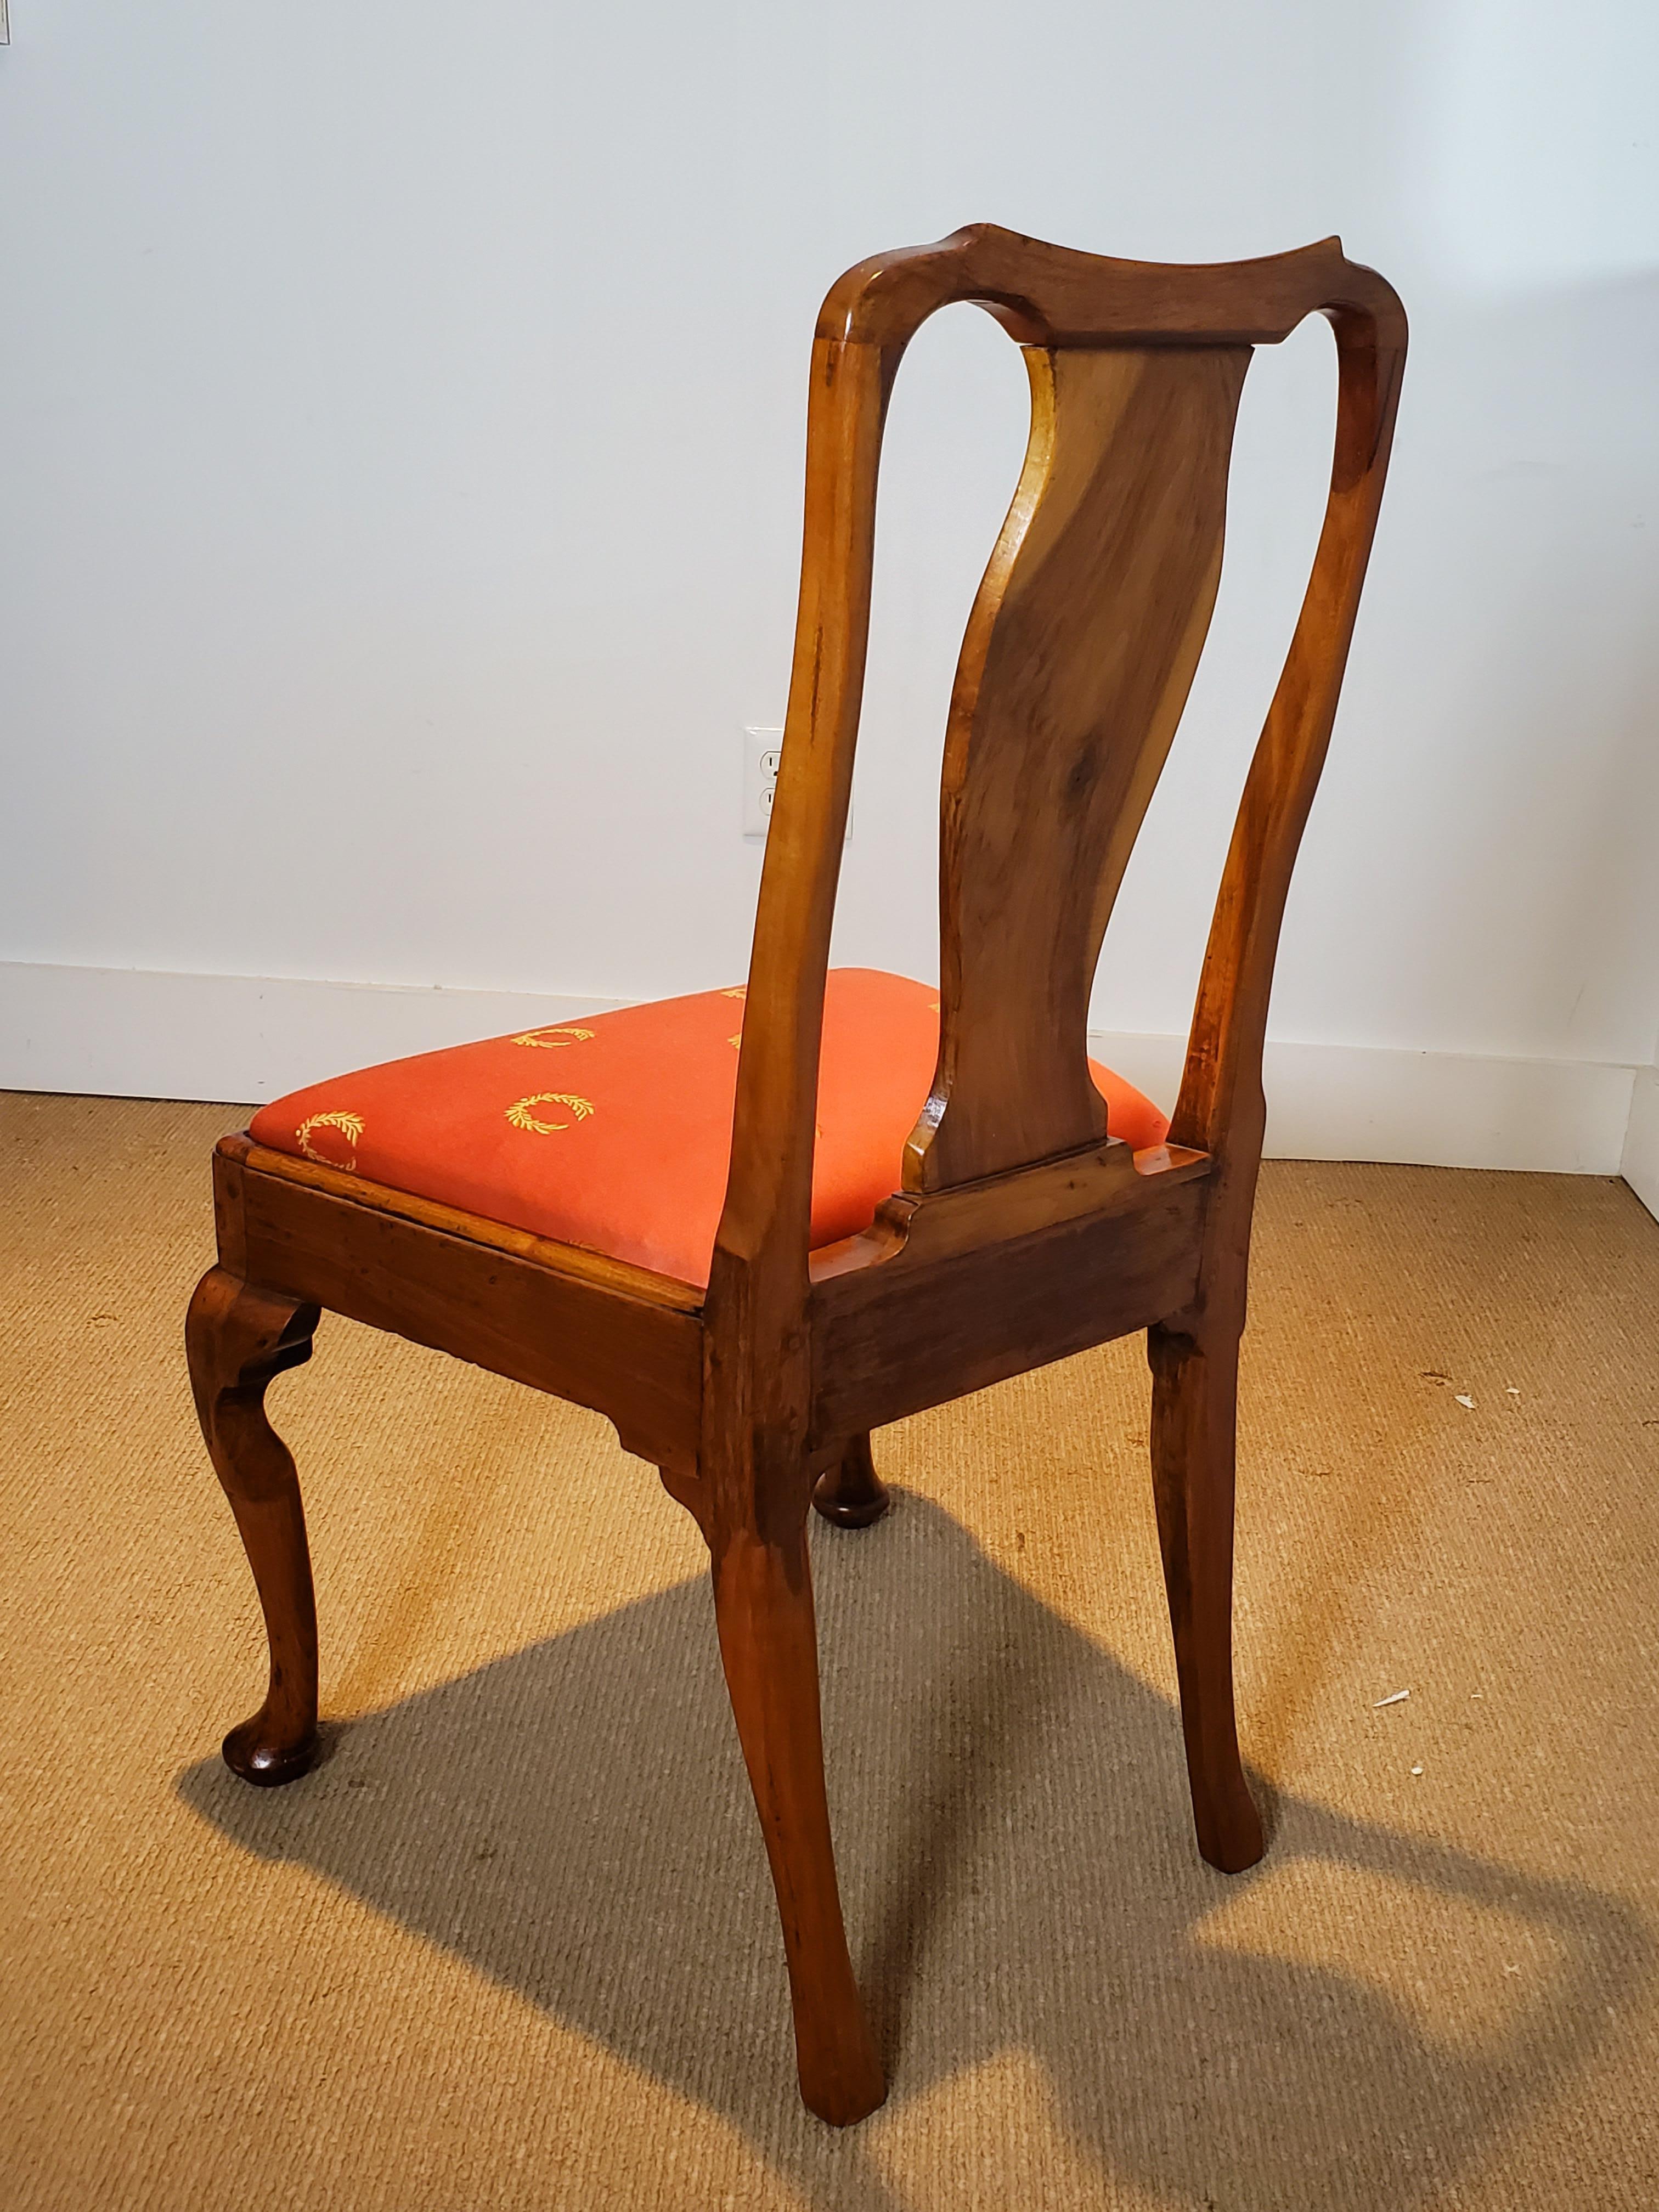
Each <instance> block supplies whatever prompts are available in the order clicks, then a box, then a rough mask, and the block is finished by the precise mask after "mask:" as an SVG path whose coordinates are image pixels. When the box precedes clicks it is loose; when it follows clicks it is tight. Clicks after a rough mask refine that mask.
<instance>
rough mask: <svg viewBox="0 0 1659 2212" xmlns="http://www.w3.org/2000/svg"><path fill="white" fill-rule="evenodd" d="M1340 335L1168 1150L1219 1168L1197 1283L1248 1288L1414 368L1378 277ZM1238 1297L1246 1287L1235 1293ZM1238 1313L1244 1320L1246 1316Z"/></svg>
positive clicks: (1402, 326) (1341, 310) (1336, 318)
mask: <svg viewBox="0 0 1659 2212" xmlns="http://www.w3.org/2000/svg"><path fill="white" fill-rule="evenodd" d="M1355 273H1356V274H1357V275H1358V276H1361V277H1363V278H1364V279H1365V280H1367V281H1366V285H1365V296H1364V300H1363V304H1352V305H1339V306H1337V307H1326V308H1325V310H1324V312H1325V313H1327V314H1328V317H1329V319H1330V320H1331V322H1332V324H1333V325H1334V330H1335V334H1336V345H1337V368H1338V386H1337V424H1336V441H1335V453H1334V460H1333V465H1332V472H1331V489H1330V495H1329V498H1328V502H1327V505H1326V509H1325V520H1324V524H1323V526H1322V530H1321V532H1320V538H1319V545H1318V549H1317V550H1316V554H1315V556H1314V564H1313V568H1312V571H1311V574H1310V576H1309V580H1308V589H1307V593H1306V596H1305V597H1304V600H1303V605H1302V611H1301V613H1300V615H1299V617H1298V618H1297V627H1296V631H1295V635H1293V636H1292V638H1291V646H1290V650H1289V652H1288V653H1287V654H1286V656H1285V666H1284V670H1283V672H1282V673H1281V675H1280V677H1279V684H1278V686H1277V688H1276V690H1275V691H1274V693H1273V702H1272V704H1271V705H1270V706H1269V708H1268V710H1267V720H1266V722H1265V723H1264V725H1263V726H1262V732H1261V738H1260V741H1259V742H1258V744H1257V746H1256V750H1255V758H1254V759H1253V761H1252V762H1251V764H1250V770H1249V775H1248V776H1247V778H1246V780H1245V785H1244V793H1243V799H1242V800H1241V801H1240V805H1239V810H1238V816H1237V821H1236V823H1235V824H1234V828H1233V835H1232V840H1231V845H1230V847H1229V849H1228V854H1227V861H1226V866H1225V871H1224V872H1223V876H1222V881H1221V889H1220V892H1219V895H1218V898H1217V902H1216V908H1215V916H1214V920H1213V921H1212V924H1211V928H1210V936H1209V942H1208V944H1207V945H1206V950H1205V955H1204V965H1203V969H1202V973H1201V975H1200V982H1199V990H1198V1000H1197V1004H1196V1006H1195V1008H1194V1016H1193V1025H1192V1031H1191V1036H1190V1038H1189V1041H1188V1051H1187V1061H1186V1067H1185V1072H1184V1073H1183V1076H1182V1085H1181V1095H1180V1097H1179V1099H1178V1101H1177V1103H1176V1110H1175V1115H1174V1118H1173V1121H1172V1124H1171V1127H1170V1141H1171V1142H1172V1143H1176V1144H1181V1145H1190V1146H1194V1147H1195V1148H1196V1149H1198V1150H1200V1151H1202V1152H1210V1153H1212V1154H1213V1155H1214V1156H1215V1158H1216V1161H1217V1177H1216V1188H1215V1193H1214V1197H1213V1200H1212V1205H1211V1207H1210V1230H1209V1237H1208V1240H1207V1241H1208V1243H1210V1245H1211V1247H1212V1249H1211V1251H1210V1253H1209V1254H1207V1255H1206V1267H1205V1270H1204V1275H1205V1279H1206V1281H1211V1282H1214V1281H1215V1280H1216V1279H1217V1277H1216V1273H1215V1270H1216V1268H1217V1267H1218V1266H1220V1267H1222V1269H1223V1272H1224V1273H1225V1274H1227V1275H1229V1276H1231V1274H1232V1273H1238V1274H1239V1275H1240V1276H1241V1278H1242V1273H1243V1267H1244V1263H1245V1261H1246V1258H1247V1256H1248V1251H1249V1231H1250V1216H1251V1206H1252V1201H1253V1199H1254V1196H1255V1180H1256V1174H1257V1170H1258V1168H1259V1165H1260V1162H1261V1142H1262V1136H1263V1133H1264V1130H1265V1126H1266V1118H1267V1109H1266V1102H1265V1097H1264V1094H1263V1091H1262V1082H1261V1060H1262V1049H1263V1045H1264V1042H1265V1040H1266V1035H1267V1006H1268V1000H1269V998H1270V995H1271V993H1272V989H1273V965H1274V962H1275V959H1276V957H1277V954H1278V950H1279V928H1280V925H1281V923H1282V922H1283V920H1284V915H1285V900H1286V898H1287V896H1288V895H1289V891H1290V884H1291V871H1292V869H1293V868H1294V866H1295V864H1296V856H1297V848H1298V847H1299V845H1300V842H1301V839H1302V832H1303V829H1304V826H1305V824H1306V823H1307V819H1308V815H1309V811H1310V808H1311V807H1312V805H1313V800H1314V793H1315V792H1316V789H1317V787H1318V783H1319V776H1320V771H1321V769H1322V767H1323V766H1324V762H1325V755H1326V751H1327V750H1328V746H1329V743H1330V736H1331V729H1332V726H1333V723H1334V720H1335V716H1336V706H1337V699H1338V695H1339V694H1340V690H1341V687H1342V678H1343V672H1344V670H1345V668H1346V663H1347V656H1348V647H1349V643H1350V641H1351V640H1352V635H1353V627H1354V621H1355V617H1356V616H1357V615H1358V608H1359V595H1360V591H1361V588H1362V586H1363V585H1364V580H1365V569H1366V565H1367V563H1368V562H1369V560H1370V549H1371V541H1372V538H1373V537H1374V535H1375V533H1376V518H1377V511H1378V508H1379V507H1380V505H1381V502H1382V497H1383V480H1384V478H1385V477H1386V476H1387V473H1388V465H1389V447H1390V445H1391V443H1392V441H1393V437H1394V424H1395V413H1396V410H1397V408H1398V404H1399V398H1400V384H1401V375H1402V374H1403V371H1404V368H1405V360H1406V318H1405V311H1404V309H1403V308H1402V307H1401V305H1400V301H1399V300H1398V298H1397V297H1396V296H1395V293H1394V292H1393V290H1392V289H1391V288H1390V287H1389V285H1388V284H1386V283H1384V282H1383V279H1382V278H1381V277H1380V276H1376V275H1374V273H1373V272H1372V271H1371V270H1357V271H1356V272H1355ZM1241 1291H1242V1282H1241ZM1242 1317H1243V1316H1242V1308H1241V1312H1240V1319H1241V1320H1242Z"/></svg>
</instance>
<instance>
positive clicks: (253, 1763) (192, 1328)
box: [185, 1267, 318, 1784]
mask: <svg viewBox="0 0 1659 2212" xmlns="http://www.w3.org/2000/svg"><path fill="white" fill-rule="evenodd" d="M317 1320H318V1309H317V1308H316V1307H315V1306H314V1305H307V1304H302V1303H301V1301H299V1300H298V1299H295V1298H290V1297H285V1296H284V1295H283V1293H282V1292H281V1291H266V1290H259V1289H256V1288H255V1287H254V1286H253V1285H252V1284H249V1283H245V1282H243V1281H242V1280H241V1279H240V1277H238V1276H236V1275H233V1274H230V1273H228V1272H227V1271H226V1270H225V1269H224V1268H222V1267H212V1268H210V1269H209V1271H208V1273H206V1274H205V1275H204V1276H203V1278H202V1279H201V1281H200V1283H199V1284H198V1285H197V1289H196V1295H195V1296H194V1297H192V1298H191V1302H190V1310H189V1313H188V1314H187V1316H185V1352H186V1354H187V1357H188V1358H189V1361H190V1379H191V1389H193V1391H194V1392H195V1395H196V1411H197V1417H198V1418H199V1419H200V1421H201V1424H202V1434H203V1436H204V1437H205V1438H206V1440H207V1448H208V1452H209V1455H210V1457H211V1459H212V1461H213V1467H214V1472H215V1473H216V1474H217V1475H218V1478H219V1480H220V1482H221V1483H222V1485H223V1486H224V1492H225V1495H226V1497H227V1498H229V1500H230V1505H231V1510H232V1512H234V1515H235V1516H236V1526H237V1528H239V1529H240V1532H241V1538H242V1545H243V1548H244V1549H245V1550H246V1553H247V1559H248V1565H249V1566H250V1567H252V1570H253V1580H254V1584H255V1586H256V1588H257V1589H258V1593H259V1604H260V1607H261V1610H262V1611H263V1612H264V1620H265V1633H266V1635H267V1637H268V1638H269V1639H270V1686H269V1687H268V1689H267V1691H266V1692H265V1701H264V1705H261V1706H260V1708H259V1710H258V1712H257V1713H255V1714H254V1715H253V1717H252V1719H250V1720H246V1721H243V1722H242V1723H240V1725H239V1726H238V1727H236V1728H234V1729H232V1730H231V1732H230V1734H229V1735H228V1736H227V1737H226V1738H225V1741H224V1759H225V1764H226V1765H227V1766H228V1767H229V1768H230V1769H231V1771H232V1772H233V1773H235V1774H240V1776H241V1777H242V1778H243V1780H244V1781H246V1782H257V1783H262V1784H275V1783H280V1782H292V1781H293V1780H295V1778H296V1777H297V1776H299V1775H301V1774H303V1773H304V1772H305V1771H306V1770H307V1767H308V1766H310V1765H312V1763H313V1760H314V1759H315V1758H316V1755H317V1606H316V1599H315V1596H314V1595H313V1589H312V1583H311V1554H310V1552H309V1550H308V1548H307V1544H306V1522H305V1512H304V1510H303V1508H302V1506H301V1502H300V1481H299V1477H298V1475H297V1474H295V1467H294V1462H293V1459H292V1457H291V1456H290V1455H289V1450H288V1447H287V1446H286V1445H285V1444H284V1443H283V1440H282V1438H281V1437H279V1436H278V1435H277V1434H276V1431H275V1430H274V1429H273V1428H272V1427H271V1425H270V1422H269V1421H268V1420H267V1419H266V1418H265V1408H264V1396H265V1389H266V1386H267V1385H268V1384H269V1383H270V1380H271V1378H272V1377H273V1376H276V1375H280V1374H281V1373H282V1371H283V1369H284V1368H287V1367H297V1366H299V1365H300V1364H301V1362H302V1361H305V1360H307V1359H309V1358H310V1357H311V1340H312V1333H313V1330H314V1329H315V1328H316V1326H317Z"/></svg>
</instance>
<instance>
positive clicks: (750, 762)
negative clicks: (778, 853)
mask: <svg viewBox="0 0 1659 2212" xmlns="http://www.w3.org/2000/svg"><path fill="white" fill-rule="evenodd" d="M782 751H783V732H782V731H781V730H776V729H763V728H761V727H759V726H757V725H756V724H754V723H750V722H746V723H744V731H743V834H744V837H745V838H746V839H747V840H748V841H749V842H750V844H755V845H763V844H764V843H765V842H766V832H767V829H768V828H769V825H770V823H771V820H772V800H773V797H774V795H775V793H776V791H777V787H778V762H779V759H780V758H781V755H782ZM852 836H853V810H852V808H851V806H850V805H849V806H848V810H847V836H846V839H845V840H844V841H843V842H848V843H850V842H852Z"/></svg>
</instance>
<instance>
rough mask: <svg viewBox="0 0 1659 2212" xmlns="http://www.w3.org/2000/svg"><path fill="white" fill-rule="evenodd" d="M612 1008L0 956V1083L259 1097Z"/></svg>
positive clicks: (104, 1092) (582, 1001)
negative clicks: (59, 964) (47, 963)
mask: <svg viewBox="0 0 1659 2212" xmlns="http://www.w3.org/2000/svg"><path fill="white" fill-rule="evenodd" d="M617 1003H618V1001H617V1000H614V999H598V998H593V997H591V996H588V997H554V996H551V995H550V994H543V993H540V992H532V991H451V990H441V989H430V990H422V989H420V988H418V987H414V986H410V985H404V984H397V983H319V982H311V981H301V980H299V979H297V978H294V977H290V976H270V975H163V974H161V973H158V972H156V971H154V970H149V969H138V968H68V967H64V968H56V967H36V966H29V965H26V964H25V963H22V962H21V961H4V962H0V1088H3V1089H5V1090H9V1091H77V1092H81V1093H84V1094H88V1095H90V1096H92V1097H104V1098H201V1099H213V1100H223V1101H225V1102H227V1103H233V1104H236V1105H244V1104H246V1105H264V1103H265V1102H266V1100H267V1099H270V1098H280V1097H282V1095H283V1092H284V1091H297V1090H298V1089H299V1087H300V1085H301V1084H305V1083H314V1082H315V1081H316V1080H317V1079H318V1078H319V1076H324V1075H328V1074H331V1073H335V1072H337V1071H338V1070H340V1069H343V1068H350V1067H370V1066H374V1065H375V1063H376V1062H378V1061H380V1060H398V1059H401V1058H402V1057H403V1056H404V1054H406V1053H412V1052H435V1051H436V1050H437V1049H438V1048H440V1047H441V1046H443V1045H448V1044H465V1043H467V1042H470V1041H471V1039H472V1038H474V1037H487V1036H501V1035H502V1034H503V1033H504V1032H506V1031H507V1030H529V1029H539V1028H542V1027H544V1026H545V1025H546V1024H549V1023H552V1022H568V1021H574V1019H575V1018H577V1016H578V1015H580V1014H592V1013H597V1012H600V1011H602V1010H603V1009H604V1008H605V1007H606V1006H615V1005H617Z"/></svg>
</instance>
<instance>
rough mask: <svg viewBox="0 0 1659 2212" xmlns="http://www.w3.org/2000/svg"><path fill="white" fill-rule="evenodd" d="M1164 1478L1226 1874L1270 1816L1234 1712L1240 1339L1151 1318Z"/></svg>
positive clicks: (1195, 1757) (1190, 1702) (1179, 1607)
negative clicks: (1262, 1812)
mask: <svg viewBox="0 0 1659 2212" xmlns="http://www.w3.org/2000/svg"><path fill="white" fill-rule="evenodd" d="M1146 1351H1147V1357H1148V1358H1149V1359H1150V1361H1151V1363H1152V1487H1153V1492H1154V1494H1155V1496H1156V1498H1157V1502H1158V1542H1159V1546H1160V1547H1161V1549H1162V1551H1163V1554H1164V1588H1165V1589H1166V1590H1167V1592H1168V1594H1169V1600H1170V1626H1171V1627H1172V1628H1173V1629H1174V1631H1175V1648H1176V1674H1177V1676H1178V1677H1179V1680H1180V1683H1181V1726H1182V1734H1183V1735H1184V1736H1185V1738H1186V1742H1187V1774H1188V1781H1189V1783H1190V1784H1191V1787H1192V1796H1193V1819H1194V1824H1195V1826H1196V1827H1197V1830H1198V1847H1199V1850H1200V1851H1201V1852H1202V1853H1203V1855H1204V1857H1206V1859H1207V1860H1208V1861H1209V1862H1210V1864H1211V1865H1212V1866H1213V1867H1219V1868H1220V1869H1221V1871H1222V1872H1223V1873H1224V1874H1238V1873H1242V1872H1243V1869H1244V1868H1246V1867H1249V1866H1254V1865H1255V1863H1256V1861H1257V1860H1258V1859H1259V1858H1260V1857H1261V1853H1262V1850H1263V1848H1264V1845H1263V1842H1262V1835H1261V1818H1260V1816H1259V1814H1257V1812H1256V1809H1255V1803H1254V1802H1253V1801H1252V1799H1251V1796H1250V1793H1249V1787H1248V1786H1247V1784H1246V1783H1245V1780H1244V1768H1243V1762H1242V1761H1241V1759H1240V1758H1239V1753H1238V1729H1237V1720H1236V1718H1235V1715H1234V1711H1233V1459H1234V1443H1235V1431H1236V1419H1237V1399H1238V1338H1237V1334H1236V1333H1235V1332H1233V1331H1231V1330H1225V1329H1224V1330H1219V1331H1217V1332H1215V1335H1214V1338H1213V1339H1212V1340H1211V1341H1209V1342H1206V1343H1205V1344H1202V1345H1200V1343H1199V1342H1198V1341H1197V1340H1196V1339H1195V1338H1194V1337H1193V1336H1189V1335H1186V1334H1182V1333H1181V1332H1180V1331H1178V1330H1176V1329H1173V1328H1153V1329H1150V1330H1148V1332H1147V1337H1146Z"/></svg>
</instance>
